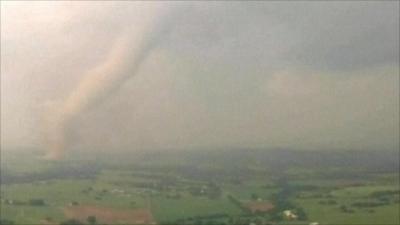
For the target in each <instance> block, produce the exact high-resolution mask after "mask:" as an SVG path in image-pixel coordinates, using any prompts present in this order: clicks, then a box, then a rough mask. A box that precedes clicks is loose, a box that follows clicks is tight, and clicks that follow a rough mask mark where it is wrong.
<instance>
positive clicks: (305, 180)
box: [1, 152, 400, 225]
mask: <svg viewBox="0 0 400 225" xmlns="http://www.w3.org/2000/svg"><path fill="white" fill-rule="evenodd" d="M20 154H21V153H20ZM32 154H33V153H32ZM256 154H259V155H256V156H255V157H253V156H248V155H247V156H243V155H242V153H240V154H239V153H238V155H237V156H235V155H232V154H230V155H229V157H231V158H233V159H235V157H237V158H236V159H237V161H238V162H241V163H238V164H236V165H232V164H231V163H229V162H227V161H226V159H225V158H226V157H225V156H224V155H223V154H221V153H218V154H217V155H213V156H210V159H208V158H207V157H205V156H203V155H200V156H197V155H184V154H183V155H181V154H176V155H172V156H171V155H166V156H165V157H163V155H160V156H159V157H157V159H154V158H151V159H148V157H149V156H146V155H144V156H131V157H127V156H125V157H124V159H122V158H121V159H120V160H115V161H116V162H115V163H114V162H112V163H110V161H108V160H106V159H107V157H104V159H101V158H97V159H96V160H93V159H89V158H85V157H76V158H74V157H71V158H68V159H65V160H63V161H60V162H57V163H55V162H47V161H43V160H41V159H40V157H32V155H30V154H26V155H22V156H21V155H14V156H12V157H11V156H8V155H7V157H10V161H7V163H4V164H2V167H1V168H2V184H1V219H2V223H4V224H7V223H10V222H12V223H13V224H21V225H27V224H49V223H51V224H59V223H61V222H63V221H66V220H68V219H71V218H69V217H67V216H66V214H65V212H64V209H65V208H66V207H74V206H91V207H103V208H109V209H113V210H136V209H145V210H148V211H149V212H151V214H152V216H153V217H154V220H155V221H156V222H157V223H158V224H176V225H179V224H210V225H211V224H221V225H222V224H225V225H228V224H238V225H239V224H240V225H242V224H243V225H244V224H250V223H253V224H256V225H262V224H309V223H310V222H318V223H319V224H327V225H329V224H332V225H333V224H335V225H342V224H343V225H348V224H357V225H359V224H399V223H400V221H399V199H400V197H399V189H400V186H399V180H398V173H397V172H396V168H394V169H393V170H390V168H389V169H388V170H385V171H378V172H374V173H371V172H369V171H371V168H370V167H366V168H361V169H360V167H357V168H356V169H353V168H352V167H343V166H339V165H335V163H333V165H330V166H326V167H324V169H323V170H321V169H320V168H319V167H314V166H313V167H309V166H303V167H301V166H299V165H296V166H287V164H285V167H284V168H278V169H277V168H276V167H280V165H277V164H274V162H273V160H274V159H270V158H269V157H267V156H265V157H264V158H262V157H263V155H262V154H264V153H259V152H257V153H256ZM305 154H308V153H305ZM312 154H314V153H312ZM271 157H278V156H271ZM146 159H148V160H146ZM2 160H4V157H3V159H2ZM260 160H265V161H266V162H265V163H264V164H263V163H260V162H259V161H260ZM269 160H271V162H270V163H268V162H269ZM281 160H282V159H281ZM304 160H305V162H304V165H306V164H307V162H306V160H307V159H304ZM11 162H12V163H11ZM385 163H387V162H386V161H385ZM19 165H20V166H19ZM247 165H251V166H247ZM254 165H257V166H254ZM263 165H264V166H263ZM378 166H379V165H378ZM29 167H36V168H35V169H32V170H29ZM343 172H346V173H344V175H343ZM332 174H333V175H334V177H333V178H332V177H329V176H333V175H332ZM327 175H329V176H327ZM352 176H353V177H352ZM35 200H42V201H43V202H41V203H40V204H35V203H34V201H35ZM257 202H259V203H260V202H261V203H262V204H264V203H265V204H271V205H273V206H274V208H273V209H272V210H269V211H259V212H256V213H254V212H252V211H251V210H250V209H249V208H247V207H248V206H247V204H251V203H254V204H256V203H257ZM285 210H291V211H292V212H294V213H295V214H298V215H297V216H298V217H296V218H295V219H293V218H292V219H290V218H288V217H287V216H285V215H284V214H283V212H284V211H285ZM81 222H82V223H87V221H81ZM99 223H100V224H101V221H99ZM116 224H117V223H116ZM118 224H119V223H118Z"/></svg>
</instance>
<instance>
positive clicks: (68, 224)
mask: <svg viewBox="0 0 400 225" xmlns="http://www.w3.org/2000/svg"><path fill="white" fill-rule="evenodd" d="M60 225H83V223H82V222H81V221H79V220H76V219H69V220H67V221H64V222H61V223H60Z"/></svg>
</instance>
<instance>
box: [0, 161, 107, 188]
mask: <svg viewBox="0 0 400 225" xmlns="http://www.w3.org/2000/svg"><path fill="white" fill-rule="evenodd" d="M99 171H100V168H99V166H96V165H93V164H90V163H89V164H87V165H86V164H85V165H69V164H67V163H66V164H57V166H56V167H55V168H52V169H51V170H44V171H40V172H34V173H27V174H13V173H10V172H7V173H3V172H2V174H1V183H2V184H15V183H32V182H35V181H45V180H54V179H68V178H75V179H92V178H95V177H96V175H97V174H98V173H99Z"/></svg>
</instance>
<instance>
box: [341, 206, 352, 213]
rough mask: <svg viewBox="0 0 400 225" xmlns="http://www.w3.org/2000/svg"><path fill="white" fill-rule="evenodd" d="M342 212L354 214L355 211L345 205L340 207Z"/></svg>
mask: <svg viewBox="0 0 400 225" xmlns="http://www.w3.org/2000/svg"><path fill="white" fill-rule="evenodd" d="M339 209H340V211H342V212H344V213H354V210H353V209H351V208H349V207H347V206H345V205H341V206H340V207H339Z"/></svg>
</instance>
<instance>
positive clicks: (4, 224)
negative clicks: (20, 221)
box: [0, 217, 15, 225]
mask: <svg viewBox="0 0 400 225" xmlns="http://www.w3.org/2000/svg"><path fill="white" fill-rule="evenodd" d="M14 224H15V223H14V221H12V220H7V219H2V218H1V217H0V225H14Z"/></svg>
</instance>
